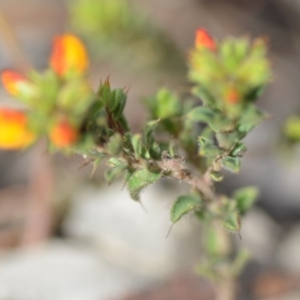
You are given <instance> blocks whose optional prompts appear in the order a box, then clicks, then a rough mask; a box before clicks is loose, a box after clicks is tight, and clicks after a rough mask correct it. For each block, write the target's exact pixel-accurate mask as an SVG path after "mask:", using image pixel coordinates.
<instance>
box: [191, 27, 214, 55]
mask: <svg viewBox="0 0 300 300" xmlns="http://www.w3.org/2000/svg"><path fill="white" fill-rule="evenodd" d="M195 47H196V49H201V48H207V49H209V50H212V51H214V50H216V48H217V45H216V42H215V40H214V39H213V38H212V37H211V35H209V34H208V32H207V31H206V30H205V29H203V28H199V29H198V30H197V31H196V39H195Z"/></svg>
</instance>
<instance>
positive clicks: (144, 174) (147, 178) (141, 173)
mask: <svg viewBox="0 0 300 300" xmlns="http://www.w3.org/2000/svg"><path fill="white" fill-rule="evenodd" d="M161 176H162V175H161V173H155V172H151V171H149V170H148V169H142V170H138V171H136V172H134V173H133V174H132V175H131V176H130V177H129V179H128V182H127V186H128V189H129V193H130V196H131V198H132V199H133V200H137V201H139V200H140V197H139V196H140V192H141V190H142V189H144V188H145V187H147V186H148V185H150V184H152V183H154V182H156V181H157V180H159V179H160V178H161Z"/></svg>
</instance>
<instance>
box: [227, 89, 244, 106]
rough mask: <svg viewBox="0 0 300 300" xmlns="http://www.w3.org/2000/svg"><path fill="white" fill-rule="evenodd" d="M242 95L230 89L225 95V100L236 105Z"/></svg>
mask: <svg viewBox="0 0 300 300" xmlns="http://www.w3.org/2000/svg"><path fill="white" fill-rule="evenodd" d="M240 98H241V97H240V94H239V93H238V91H237V90H236V89H233V88H232V89H229V90H228V91H227V92H226V94H225V100H226V102H227V103H230V104H236V103H238V102H239V101H240Z"/></svg>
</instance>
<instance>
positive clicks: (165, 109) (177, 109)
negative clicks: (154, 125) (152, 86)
mask: <svg viewBox="0 0 300 300" xmlns="http://www.w3.org/2000/svg"><path fill="white" fill-rule="evenodd" d="M156 102H157V107H156V111H157V114H156V117H157V118H159V119H165V118H170V117H175V116H178V115H180V113H181V111H182V108H181V101H180V99H179V98H178V96H177V95H176V94H174V93H172V92H170V91H169V90H167V89H165V88H163V89H161V90H160V91H159V92H158V94H157V96H156Z"/></svg>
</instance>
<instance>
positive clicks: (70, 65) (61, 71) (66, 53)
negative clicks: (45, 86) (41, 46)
mask: <svg viewBox="0 0 300 300" xmlns="http://www.w3.org/2000/svg"><path fill="white" fill-rule="evenodd" d="M88 65H89V59H88V55H87V52H86V49H85V46H84V45H83V43H82V42H81V40H80V39H79V38H78V37H76V36H75V35H72V34H65V35H61V36H57V37H56V38H54V42H53V51H52V54H51V57H50V66H51V67H52V69H53V70H54V71H55V72H56V73H57V74H58V75H60V76H64V75H65V74H66V73H68V72H69V71H73V72H77V73H79V74H80V73H83V72H85V71H86V69H87V68H88Z"/></svg>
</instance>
